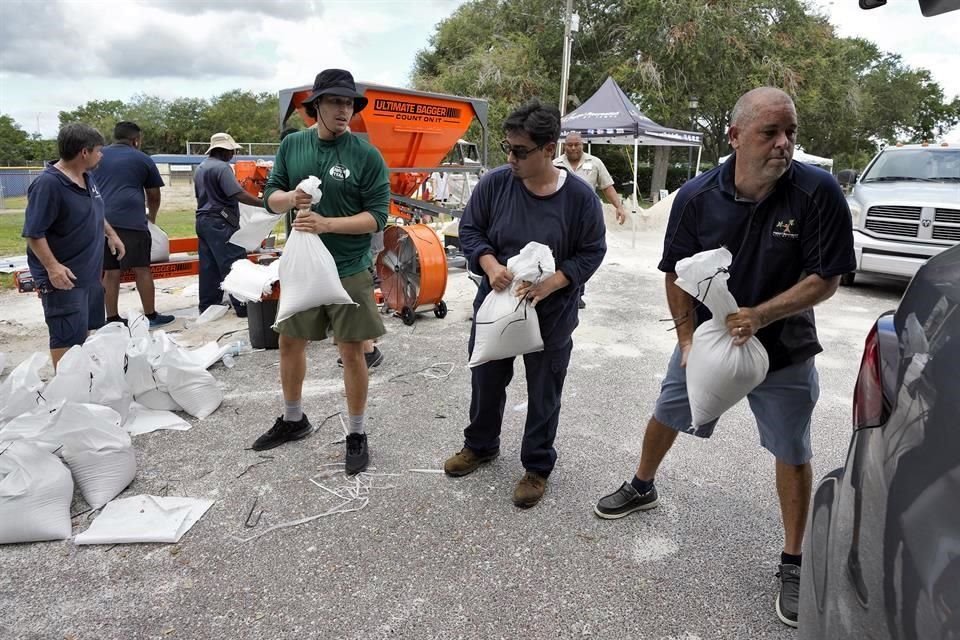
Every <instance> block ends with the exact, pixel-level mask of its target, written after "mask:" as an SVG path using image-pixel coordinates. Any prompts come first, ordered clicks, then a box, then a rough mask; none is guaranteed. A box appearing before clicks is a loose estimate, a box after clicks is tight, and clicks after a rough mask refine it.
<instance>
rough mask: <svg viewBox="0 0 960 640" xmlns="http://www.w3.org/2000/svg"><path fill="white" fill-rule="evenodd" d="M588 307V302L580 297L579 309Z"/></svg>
mask: <svg viewBox="0 0 960 640" xmlns="http://www.w3.org/2000/svg"><path fill="white" fill-rule="evenodd" d="M586 308H587V303H586V302H584V301H583V298H580V300H579V301H577V309H586Z"/></svg>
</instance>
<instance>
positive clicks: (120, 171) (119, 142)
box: [93, 121, 174, 329]
mask: <svg viewBox="0 0 960 640" xmlns="http://www.w3.org/2000/svg"><path fill="white" fill-rule="evenodd" d="M113 139H114V140H115V141H116V142H114V143H113V144H112V145H110V146H109V147H105V148H104V149H103V159H102V160H101V161H100V165H99V166H98V167H97V169H96V171H94V173H93V176H94V179H96V181H97V185H98V186H99V187H100V194H101V195H102V196H103V202H104V204H105V205H106V217H107V222H109V223H110V226H112V227H113V228H114V229H116V230H117V234H118V235H119V236H120V239H121V240H123V245H124V246H125V247H126V248H127V255H126V257H125V258H124V259H123V260H122V261H120V260H118V259H117V258H116V257H115V256H114V255H113V254H112V253H111V252H110V251H109V247H107V248H106V249H105V251H104V254H103V269H104V271H103V289H104V294H105V297H106V306H107V322H125V321H124V320H122V319H121V318H120V312H119V309H118V300H119V296H120V276H121V274H122V272H123V270H125V269H133V274H134V278H136V282H137V293H139V294H140V303H141V304H142V305H143V315H145V316H146V317H147V320H149V322H150V328H151V329H156V328H158V327H162V326H164V325H168V324H170V323H171V322H173V321H174V317H173V316H171V315H167V314H161V313H157V310H156V308H155V306H154V296H155V294H154V287H153V274H152V273H151V272H150V248H151V244H152V242H151V238H150V230H149V229H148V227H147V220H149V221H150V222H153V223H156V222H157V212H158V211H159V210H160V187H162V186H163V179H162V178H161V177H160V172H159V171H157V165H156V164H154V162H153V159H152V158H150V156H148V155H147V154H145V153H144V152H143V151H141V150H140V144H141V142H142V141H143V132H142V131H141V129H140V127H139V126H137V124H136V123H134V122H127V121H124V122H118V123H117V126H115V127H114V128H113Z"/></svg>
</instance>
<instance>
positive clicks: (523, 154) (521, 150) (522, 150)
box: [500, 140, 543, 160]
mask: <svg viewBox="0 0 960 640" xmlns="http://www.w3.org/2000/svg"><path fill="white" fill-rule="evenodd" d="M542 148H543V145H542V144H538V145H537V146H535V147H533V148H529V149H528V148H527V147H514V146H513V145H511V144H510V143H509V142H507V141H506V140H503V141H501V142H500V149H501V150H503V152H504V153H505V154H507V155H508V156H509V155H510V154H511V153H512V154H513V157H514V158H516V159H517V160H526V159H527V156H528V155H530V154H531V153H533V152H534V151H536V150H537V149H542Z"/></svg>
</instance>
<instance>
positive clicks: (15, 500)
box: [0, 441, 73, 544]
mask: <svg viewBox="0 0 960 640" xmlns="http://www.w3.org/2000/svg"><path fill="white" fill-rule="evenodd" d="M72 501H73V479H72V478H71V477H70V471H68V470H67V468H66V467H65V466H63V463H62V462H60V459H59V458H57V457H56V456H55V455H53V454H51V453H47V452H46V451H43V450H42V449H40V448H39V447H37V446H36V445H34V444H31V443H30V442H26V441H17V442H0V544H10V543H15V542H38V541H41V540H63V539H64V538H69V537H70V532H71V526H70V503H71V502H72Z"/></svg>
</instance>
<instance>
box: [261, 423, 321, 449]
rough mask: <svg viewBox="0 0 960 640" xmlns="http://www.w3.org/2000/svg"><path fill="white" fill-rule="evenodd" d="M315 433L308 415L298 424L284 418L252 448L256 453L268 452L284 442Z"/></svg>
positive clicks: (274, 424)
mask: <svg viewBox="0 0 960 640" xmlns="http://www.w3.org/2000/svg"><path fill="white" fill-rule="evenodd" d="M311 433H313V425H312V424H310V421H309V420H307V414H303V417H302V418H300V419H299V420H297V421H296V422H287V421H286V420H284V419H283V416H280V417H279V418H277V421H276V422H274V423H273V426H272V427H270V430H269V431H267V432H266V433H265V434H263V435H262V436H260V437H259V438H257V439H256V440H255V441H254V443H253V444H252V445H251V446H250V448H251V449H253V450H254V451H266V450H267V449H273V448H274V447H279V446H280V445H282V444H283V443H284V442H290V441H291V440H300V439H302V438H306V437H307V436H308V435H310V434H311Z"/></svg>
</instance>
